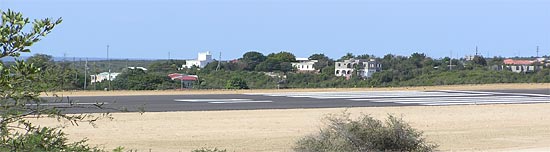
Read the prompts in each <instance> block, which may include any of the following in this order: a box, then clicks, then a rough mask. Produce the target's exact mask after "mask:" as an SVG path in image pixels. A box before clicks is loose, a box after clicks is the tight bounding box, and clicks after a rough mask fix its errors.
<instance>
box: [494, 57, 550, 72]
mask: <svg viewBox="0 0 550 152" xmlns="http://www.w3.org/2000/svg"><path fill="white" fill-rule="evenodd" d="M503 62H504V65H502V69H508V70H510V71H512V72H516V73H531V72H536V71H539V70H541V69H542V68H543V66H542V65H534V64H535V63H544V62H540V61H538V60H514V59H506V60H504V61H503Z"/></svg>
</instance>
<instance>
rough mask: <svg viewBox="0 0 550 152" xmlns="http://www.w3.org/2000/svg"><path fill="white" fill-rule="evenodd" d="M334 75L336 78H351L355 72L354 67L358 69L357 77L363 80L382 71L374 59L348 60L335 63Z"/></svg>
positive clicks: (380, 65)
mask: <svg viewBox="0 0 550 152" xmlns="http://www.w3.org/2000/svg"><path fill="white" fill-rule="evenodd" d="M334 66H335V69H334V74H335V75H336V76H345V77H351V75H352V74H353V72H355V69H356V68H355V67H357V69H359V71H357V75H358V76H360V77H363V78H365V77H366V78H369V77H372V74H374V73H376V72H380V71H381V70H382V64H380V63H378V62H377V61H376V60H374V59H370V60H366V59H349V60H344V61H343V62H335V63H334Z"/></svg>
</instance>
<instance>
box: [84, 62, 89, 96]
mask: <svg viewBox="0 0 550 152" xmlns="http://www.w3.org/2000/svg"><path fill="white" fill-rule="evenodd" d="M87 83H88V58H86V62H85V63H84V90H86V85H87Z"/></svg>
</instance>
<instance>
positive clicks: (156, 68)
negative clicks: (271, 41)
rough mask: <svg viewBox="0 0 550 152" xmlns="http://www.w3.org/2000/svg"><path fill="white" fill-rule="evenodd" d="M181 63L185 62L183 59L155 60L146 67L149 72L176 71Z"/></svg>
mask: <svg viewBox="0 0 550 152" xmlns="http://www.w3.org/2000/svg"><path fill="white" fill-rule="evenodd" d="M183 64H185V60H164V61H156V62H153V63H152V64H151V65H149V67H148V68H147V69H148V70H149V71H151V72H163V73H171V72H175V71H177V70H178V68H180V67H181V65H183Z"/></svg>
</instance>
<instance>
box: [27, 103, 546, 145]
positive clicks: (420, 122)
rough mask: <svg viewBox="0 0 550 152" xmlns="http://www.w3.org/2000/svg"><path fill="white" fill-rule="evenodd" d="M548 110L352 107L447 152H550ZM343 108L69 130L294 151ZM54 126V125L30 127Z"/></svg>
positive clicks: (170, 118) (144, 140) (123, 121)
mask: <svg viewBox="0 0 550 152" xmlns="http://www.w3.org/2000/svg"><path fill="white" fill-rule="evenodd" d="M548 109H550V104H514V105H472V106H408V107H363V108H349V109H348V111H349V112H351V113H352V114H354V115H357V114H360V113H368V114H371V115H373V116H374V117H376V118H380V119H383V118H385V116H386V115H387V114H388V113H392V114H396V115H402V116H403V118H404V119H405V120H406V121H408V122H410V123H411V124H412V126H413V127H415V128H418V129H420V130H423V131H425V136H426V137H427V138H428V139H429V140H431V141H433V142H436V143H438V144H440V150H444V151H472V150H474V151H477V150H482V151H501V150H511V151H516V150H536V151H550V148H549V146H548V145H550V110H548ZM343 110H344V108H330V109H290V110H244V111H202V112H149V113H145V114H143V115H140V114H137V113H116V114H114V115H113V116H114V117H115V120H112V121H110V120H101V121H99V122H97V128H93V127H91V126H89V125H85V124H84V125H81V126H70V125H69V126H67V127H66V128H65V132H67V133H68V134H69V135H70V137H71V138H72V139H82V138H86V137H87V138H88V139H90V140H89V143H91V144H92V145H99V146H102V147H105V148H107V149H112V148H114V147H116V146H125V147H128V148H134V149H138V150H139V151H149V149H151V150H152V151H163V152H164V151H190V150H191V149H196V148H199V147H219V148H224V149H228V150H229V151H238V152H241V151H244V152H246V151H250V152H256V151H290V150H291V146H292V144H293V143H294V141H296V140H297V139H299V138H300V137H302V136H304V135H307V134H310V133H313V132H316V131H317V130H318V128H319V127H320V126H321V125H322V122H321V121H320V120H321V118H322V117H323V116H324V115H326V114H329V113H339V112H342V111H343ZM33 121H35V122H37V123H39V124H42V125H48V126H55V125H56V124H58V123H56V122H55V121H54V120H48V119H39V120H33Z"/></svg>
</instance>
